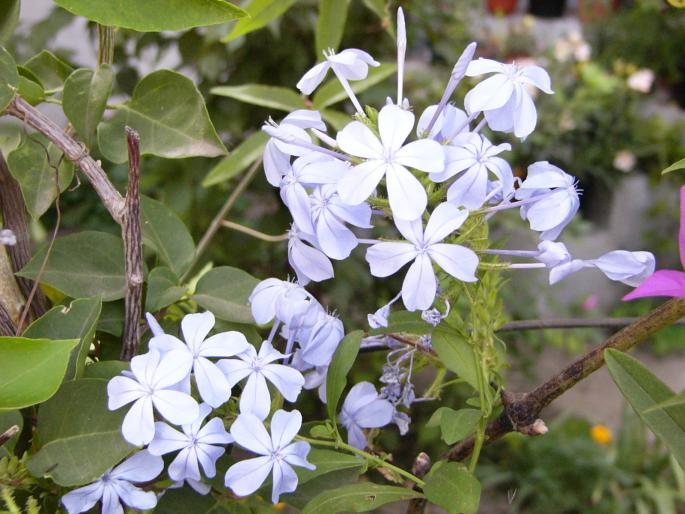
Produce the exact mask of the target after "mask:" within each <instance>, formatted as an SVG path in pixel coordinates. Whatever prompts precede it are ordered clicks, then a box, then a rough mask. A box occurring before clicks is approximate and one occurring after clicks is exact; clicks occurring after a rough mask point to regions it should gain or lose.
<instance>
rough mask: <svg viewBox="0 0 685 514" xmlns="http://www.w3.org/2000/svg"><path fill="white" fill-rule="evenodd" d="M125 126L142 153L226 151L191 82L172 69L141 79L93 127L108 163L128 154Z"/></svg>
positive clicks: (208, 154)
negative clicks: (130, 93)
mask: <svg viewBox="0 0 685 514" xmlns="http://www.w3.org/2000/svg"><path fill="white" fill-rule="evenodd" d="M147 3H149V2H146V5H147ZM137 10H140V9H137ZM126 126H129V127H133V128H134V129H136V130H137V131H138V134H140V151H141V153H142V154H144V155H157V156H159V157H166V158H167V159H181V158H184V157H197V156H204V157H217V156H219V155H224V154H226V148H224V145H223V143H222V142H221V140H220V139H219V136H218V135H217V133H216V130H215V129H214V125H212V121H211V120H210V118H209V114H208V113H207V107H206V106H205V102H204V99H203V98H202V95H201V94H200V92H199V91H198V90H197V87H196V86H195V84H194V83H193V81H192V80H190V79H189V78H187V77H184V76H183V75H181V74H179V73H176V72H175V71H170V70H160V71H155V72H153V73H150V74H149V75H147V76H145V77H143V79H142V80H141V81H140V82H139V83H138V84H137V85H136V88H135V89H134V90H133V97H132V98H131V100H129V101H128V102H126V103H124V104H121V105H119V107H118V108H117V111H116V113H115V115H114V116H113V117H112V119H111V120H109V121H105V122H103V123H101V124H100V125H99V126H98V144H99V146H100V150H101V151H102V153H103V154H104V155H105V157H107V158H108V159H109V160H111V161H113V162H125V161H126V159H127V158H128V153H127V149H126V136H125V132H124V127H126Z"/></svg>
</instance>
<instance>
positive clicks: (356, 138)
mask: <svg viewBox="0 0 685 514" xmlns="http://www.w3.org/2000/svg"><path fill="white" fill-rule="evenodd" d="M336 140H337V141H338V146H339V147H340V149H341V150H342V151H343V152H345V153H348V154H350V155H354V156H355V157H362V158H363V159H383V154H384V152H383V145H382V144H381V142H380V140H379V139H378V136H376V134H374V133H373V131H372V130H371V129H370V128H369V127H367V126H366V125H364V124H363V123H362V122H361V121H353V122H351V123H348V124H347V125H345V127H344V128H343V129H342V130H341V131H340V132H338V136H337V137H336Z"/></svg>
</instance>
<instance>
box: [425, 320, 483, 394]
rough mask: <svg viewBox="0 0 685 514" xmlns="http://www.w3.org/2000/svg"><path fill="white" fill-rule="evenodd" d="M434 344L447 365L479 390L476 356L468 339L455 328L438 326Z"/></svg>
mask: <svg viewBox="0 0 685 514" xmlns="http://www.w3.org/2000/svg"><path fill="white" fill-rule="evenodd" d="M432 344H433V349H434V350H435V353H437V354H438V357H440V360H441V361H442V363H443V364H444V365H445V367H446V368H447V369H449V370H450V371H453V372H454V373H456V374H457V375H459V376H460V377H461V378H463V379H464V380H466V381H467V382H468V383H469V384H470V385H471V386H473V388H474V389H476V390H478V373H477V370H476V360H475V359H476V357H475V355H474V353H473V347H472V346H471V345H470V344H469V343H468V341H466V340H465V339H464V338H463V337H462V336H461V335H460V334H458V333H457V332H456V331H454V330H450V329H448V328H443V327H438V328H437V329H436V330H435V331H434V332H433V336H432Z"/></svg>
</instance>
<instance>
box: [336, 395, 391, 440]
mask: <svg viewBox="0 0 685 514" xmlns="http://www.w3.org/2000/svg"><path fill="white" fill-rule="evenodd" d="M394 413H395V407H393V405H392V403H390V402H389V401H388V400H384V399H382V398H380V397H379V396H378V393H377V392H376V388H375V387H374V385H373V384H371V383H370V382H359V383H358V384H356V385H355V386H354V387H353V388H352V389H350V392H349V393H348V394H347V397H346V398H345V401H344V402H343V406H342V409H341V411H340V417H339V419H340V424H341V425H342V426H344V427H345V428H346V429H347V442H348V443H349V444H350V445H352V446H354V447H355V448H359V449H360V450H363V449H364V448H366V447H367V441H366V436H365V435H364V431H363V430H362V429H364V428H380V427H384V426H385V425H387V424H389V423H390V422H391V421H392V420H393V415H394Z"/></svg>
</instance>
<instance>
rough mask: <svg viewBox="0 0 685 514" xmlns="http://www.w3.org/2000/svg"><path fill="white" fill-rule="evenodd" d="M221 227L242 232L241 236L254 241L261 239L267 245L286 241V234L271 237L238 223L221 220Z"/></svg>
mask: <svg viewBox="0 0 685 514" xmlns="http://www.w3.org/2000/svg"><path fill="white" fill-rule="evenodd" d="M221 226H222V227H226V228H230V229H233V230H235V231H237V232H242V233H243V234H247V235H248V236H252V237H254V238H256V239H261V240H262V241H266V242H268V243H280V242H281V241H287V240H288V234H279V235H277V236H272V235H271V234H265V233H264V232H260V231H259V230H255V229H253V228H250V227H246V226H245V225H241V224H240V223H234V222H232V221H228V220H222V221H221Z"/></svg>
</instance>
